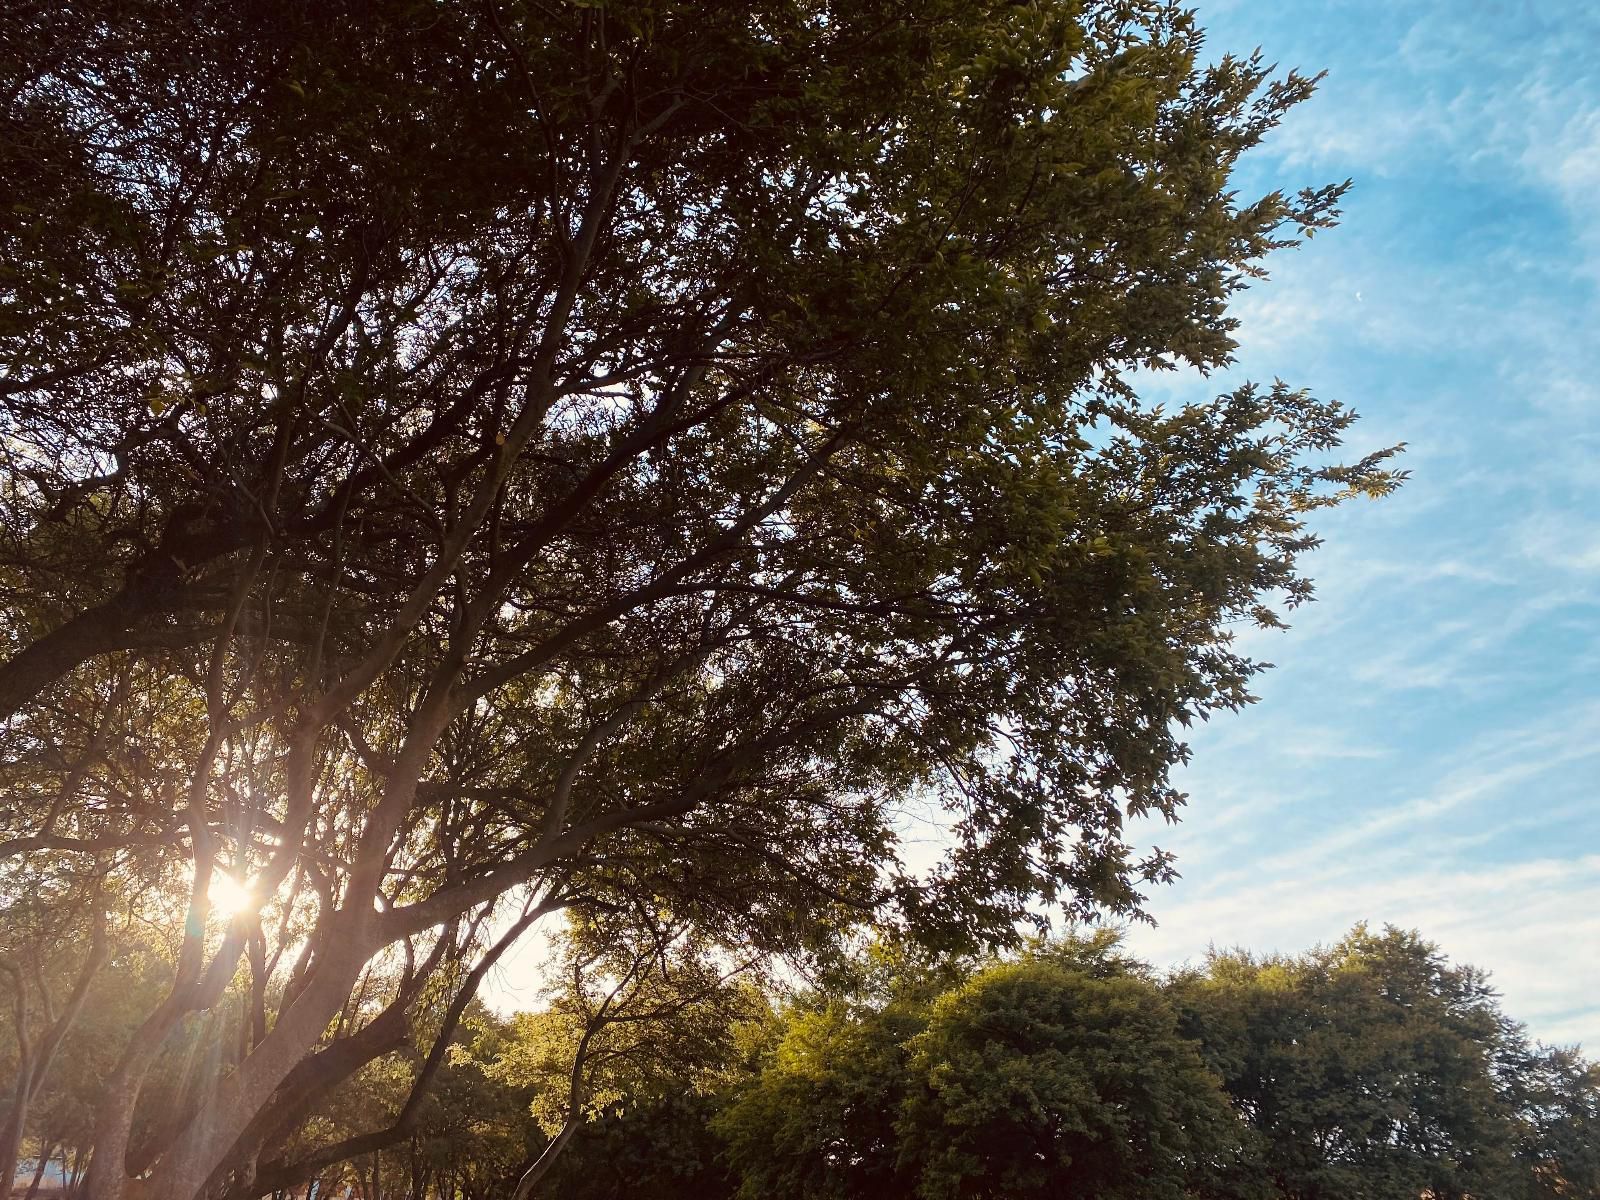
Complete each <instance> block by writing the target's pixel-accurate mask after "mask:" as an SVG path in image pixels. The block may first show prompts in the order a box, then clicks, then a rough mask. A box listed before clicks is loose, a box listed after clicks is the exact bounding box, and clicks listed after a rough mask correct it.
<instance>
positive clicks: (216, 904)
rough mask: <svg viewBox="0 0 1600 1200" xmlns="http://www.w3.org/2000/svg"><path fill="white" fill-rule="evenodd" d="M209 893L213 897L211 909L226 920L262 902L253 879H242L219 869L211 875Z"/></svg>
mask: <svg viewBox="0 0 1600 1200" xmlns="http://www.w3.org/2000/svg"><path fill="white" fill-rule="evenodd" d="M208 894H209V895H210V897H211V911H212V912H214V913H216V914H217V915H218V916H219V917H222V918H223V919H224V920H228V919H230V918H232V917H236V916H238V915H239V914H240V913H242V912H248V911H250V910H251V909H253V908H255V907H256V906H257V905H258V904H259V903H260V900H259V899H258V898H257V896H256V891H255V887H254V883H253V881H251V880H248V879H240V878H239V877H238V876H236V875H230V874H229V873H228V872H227V871H218V872H217V873H216V874H215V875H213V876H212V877H211V887H210V889H209V892H208Z"/></svg>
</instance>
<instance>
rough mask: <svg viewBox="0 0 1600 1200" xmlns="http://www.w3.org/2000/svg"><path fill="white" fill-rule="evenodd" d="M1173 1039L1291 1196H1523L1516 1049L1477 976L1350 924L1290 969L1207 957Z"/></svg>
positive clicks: (1238, 956)
mask: <svg viewBox="0 0 1600 1200" xmlns="http://www.w3.org/2000/svg"><path fill="white" fill-rule="evenodd" d="M1173 995H1174V998H1175V1001H1176V1002H1177V1003H1178V1005H1179V1006H1180V1008H1181V1009H1182V1010H1183V1012H1184V1017H1185V1020H1184V1028H1185V1030H1186V1031H1187V1032H1188V1033H1189V1034H1190V1036H1192V1037H1195V1038H1196V1039H1197V1040H1198V1041H1199V1043H1200V1045H1201V1046H1202V1047H1203V1049H1204V1052H1205V1056H1206V1060H1207V1062H1208V1063H1209V1064H1210V1066H1211V1067H1212V1069H1213V1070H1214V1071H1216V1073H1217V1074H1218V1076H1219V1077H1220V1078H1221V1080H1222V1083H1223V1086H1224V1088H1225V1089H1226V1090H1227V1092H1228V1094H1229V1096H1230V1097H1231V1098H1232V1099H1233V1102H1234V1104H1235V1106H1236V1108H1237V1109H1238V1111H1239V1112H1240V1114H1241V1115H1242V1116H1243V1117H1244V1119H1245V1121H1246V1122H1247V1123H1248V1124H1249V1125H1250V1127H1251V1128H1252V1130H1253V1131H1254V1133H1255V1135H1256V1139H1255V1144H1256V1147H1257V1150H1258V1154H1259V1158H1258V1170H1259V1172H1260V1173H1261V1175H1262V1177H1263V1179H1264V1181H1265V1182H1266V1183H1267V1184H1269V1185H1270V1187H1271V1188H1272V1189H1273V1193H1272V1194H1274V1195H1279V1196H1283V1197H1287V1198H1290V1200H1335V1198H1336V1197H1348V1196H1372V1197H1381V1198H1384V1200H1387V1198H1389V1197H1394V1198H1395V1200H1400V1198H1402V1197H1416V1196H1419V1195H1424V1194H1426V1195H1430V1196H1434V1197H1437V1198H1439V1200H1462V1198H1464V1197H1469V1196H1502V1195H1516V1194H1520V1193H1519V1192H1518V1190H1517V1189H1518V1188H1519V1187H1520V1186H1521V1182H1520V1180H1521V1179H1522V1178H1523V1177H1522V1176H1520V1175H1519V1173H1518V1171H1517V1170H1516V1166H1515V1159H1516V1139H1517V1123H1518V1117H1517V1107H1516V1103H1515V1101H1514V1099H1513V1098H1512V1097H1511V1096H1509V1095H1508V1094H1507V1092H1506V1090H1505V1089H1504V1088H1503V1087H1502V1086H1501V1083H1500V1080H1499V1075H1500V1070H1499V1068H1500V1064H1501V1063H1502V1062H1503V1061H1504V1058H1505V1055H1506V1052H1507V1049H1508V1047H1510V1046H1512V1045H1514V1044H1515V1037H1516V1033H1515V1029H1514V1027H1512V1026H1510V1025H1509V1023H1508V1022H1507V1021H1506V1020H1505V1019H1504V1017H1503V1016H1502V1015H1501V1013H1500V1011H1499V1008H1498V1006H1497V1004H1496V1003H1495V993H1494V992H1493V990H1492V989H1491V988H1490V987H1489V986H1488V983H1487V981H1486V978H1485V976H1484V975H1483V974H1482V973H1481V972H1479V971H1477V970H1475V969H1473V968H1471V967H1461V966H1452V965H1450V964H1449V963H1448V962H1447V961H1446V960H1445V958H1444V956H1443V955H1442V954H1441V953H1440V952H1439V950H1438V949H1437V947H1435V946H1433V945H1432V944H1431V943H1428V942H1426V941H1423V940H1422V939H1421V938H1419V937H1418V936H1417V935H1415V934H1413V933H1406V932H1403V931H1401V930H1398V929H1393V928H1389V929H1386V930H1385V931H1384V932H1383V933H1382V934H1373V933H1370V932H1368V931H1367V930H1366V928H1365V927H1358V928H1357V929H1356V930H1355V931H1354V932H1352V933H1351V934H1350V935H1349V936H1348V937H1346V938H1345V939H1344V940H1343V941H1341V942H1339V943H1338V944H1336V945H1334V946H1332V947H1328V948H1324V949H1320V950H1316V951H1312V952H1310V953H1308V954H1305V955H1302V956H1300V957H1298V958H1277V957H1274V958H1264V959H1257V958H1254V957H1252V956H1250V955H1248V954H1244V953H1238V952H1235V953H1227V954H1215V955H1213V956H1212V958H1211V959H1210V961H1209V962H1208V964H1207V966H1206V968H1205V969H1204V971H1202V972H1200V973H1197V974H1194V975H1191V976H1188V977H1186V978H1181V979H1179V980H1178V981H1176V982H1175V984H1174V986H1173Z"/></svg>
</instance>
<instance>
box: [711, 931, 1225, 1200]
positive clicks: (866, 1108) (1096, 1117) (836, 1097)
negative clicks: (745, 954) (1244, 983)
mask: <svg viewBox="0 0 1600 1200" xmlns="http://www.w3.org/2000/svg"><path fill="white" fill-rule="evenodd" d="M1112 949H1113V943H1112V942H1111V941H1109V940H1108V939H1106V938H1103V937H1102V938H1097V939H1094V940H1091V941H1089V942H1087V943H1082V942H1068V943H1064V944H1057V945H1046V946H1041V947H1039V948H1037V949H1035V950H1034V951H1033V952H1031V953H1029V954H1028V955H1026V956H1024V957H1023V958H1021V959H1020V960H1017V961H1014V962H1002V963H994V964H990V965H987V966H984V967H982V968H981V969H979V970H976V971H975V972H972V973H971V974H970V975H969V977H968V978H966V979H964V980H961V981H959V982H957V983H955V984H953V985H952V986H950V987H949V988H948V989H947V990H944V991H942V992H941V993H939V994H937V995H936V996H934V997H927V998H918V999H917V1000H908V999H907V998H905V997H904V996H902V997H900V998H897V999H894V1000H891V1001H890V1002H889V1003H887V1004H885V1005H884V1006H883V1007H881V1008H876V1009H871V1008H869V1009H866V1010H864V1011H863V1010H860V1009H852V1006H849V1005H847V1004H843V1003H835V1004H832V1005H829V1006H827V1007H824V1008H821V1009H817V1010H814V1011H810V1012H800V1013H797V1014H796V1015H795V1016H794V1017H792V1018H791V1020H790V1022H789V1025H788V1028H787V1030H786V1031H785V1034H784V1037H783V1040H782V1041H781V1043H779V1045H778V1046H777V1047H776V1050H775V1052H774V1053H773V1056H772V1058H771V1060H770V1061H769V1062H768V1063H767V1064H766V1066H765V1067H764V1069H763V1070H762V1073H761V1075H760V1077H759V1079H758V1080H757V1081H756V1082H754V1083H753V1084H752V1085H750V1086H749V1087H747V1088H745V1089H744V1090H742V1091H740V1092H739V1093H737V1095H736V1097H735V1099H734V1100H733V1102H732V1103H731V1105H730V1106H729V1108H728V1110H727V1111H726V1112H725V1113H724V1114H723V1115H722V1116H721V1117H720V1118H719V1127H720V1128H721V1129H722V1130H723V1132H724V1134H725V1136H726V1137H727V1138H728V1144H729V1156H730V1159H731V1161H732V1162H733V1163H734V1164H735V1165H736V1167H737V1168H738V1169H739V1170H740V1172H741V1175H742V1178H743V1181H744V1192H743V1194H745V1195H748V1196H785V1197H849V1196H868V1195H872V1196H908V1197H909V1196H917V1197H923V1198H925V1200H943V1198H945V1197H968V1196H970V1197H988V1196H994V1197H1000V1196H1005V1197H1027V1196H1053V1195H1060V1194H1063V1192H1066V1193H1068V1194H1072V1195H1093V1196H1103V1197H1106V1198H1107V1200H1115V1198H1116V1197H1161V1196H1172V1197H1183V1196H1186V1195H1190V1194H1193V1193H1194V1190H1195V1189H1197V1188H1200V1187H1202V1186H1204V1185H1205V1183H1206V1182H1207V1181H1208V1180H1209V1179H1210V1177H1211V1176H1212V1175H1213V1174H1216V1173H1217V1172H1220V1170H1221V1169H1222V1168H1223V1167H1224V1166H1225V1165H1226V1164H1228V1163H1230V1162H1231V1161H1232V1160H1233V1159H1234V1157H1235V1156H1236V1150H1237V1137H1236V1132H1235V1129H1234V1123H1233V1117H1232V1114H1231V1112H1230V1110H1229V1108H1228V1106H1227V1103H1226V1101H1225V1100H1224V1098H1223V1096H1222V1093H1221V1091H1220V1089H1219V1087H1218V1085H1217V1083H1216V1081H1215V1079H1214V1078H1213V1077H1212V1076H1211V1075H1210V1074H1209V1072H1208V1071H1207V1070H1206V1068H1205V1066H1204V1064H1203V1063H1202V1061H1201V1059H1200V1057H1199V1055H1198V1053H1197V1052H1196V1050H1195V1048H1194V1046H1193V1045H1192V1044H1191V1043H1189V1042H1188V1041H1187V1040H1185V1039H1184V1038H1183V1037H1181V1036H1180V1035H1179V1033H1178V1030H1177V1018H1176V1015H1175V1013H1174V1012H1173V1010H1172V1009H1171V1007H1170V1006H1169V1005H1168V1003H1167V1001H1166V1000H1165V998H1164V997H1163V995H1162V993H1161V990H1160V988H1159V987H1158V986H1157V984H1156V982H1155V981H1154V980H1153V979H1151V978H1149V977H1147V976H1146V975H1144V974H1142V973H1140V972H1136V971H1134V970H1130V969H1128V968H1129V967H1130V966H1131V965H1132V964H1130V963H1128V962H1127V960H1126V959H1124V958H1121V957H1120V956H1116V955H1114V954H1112V953H1111V951H1112ZM914 994H915V993H914V992H913V995H914ZM919 1001H920V1002H919Z"/></svg>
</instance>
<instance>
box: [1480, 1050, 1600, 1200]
mask: <svg viewBox="0 0 1600 1200" xmlns="http://www.w3.org/2000/svg"><path fill="white" fill-rule="evenodd" d="M1502 1070H1503V1073H1504V1077H1505V1080H1506V1086H1507V1088H1508V1090H1509V1092H1510V1094H1511V1097H1512V1101H1513V1104H1514V1105H1515V1107H1516V1111H1517V1114H1518V1116H1519V1118H1520V1120H1521V1127H1520V1130H1519V1138H1518V1145H1517V1157H1518V1160H1519V1162H1520V1163H1521V1165H1522V1167H1523V1169H1524V1170H1525V1171H1526V1172H1527V1178H1528V1181H1529V1182H1528V1191H1527V1193H1526V1194H1527V1195H1529V1196H1530V1197H1533V1198H1534V1200H1570V1198H1574V1197H1580V1196H1600V1063H1593V1062H1588V1061H1586V1060H1585V1059H1584V1058H1583V1056H1582V1055H1580V1054H1579V1053H1578V1052H1577V1050H1575V1049H1571V1048H1565V1047H1550V1046H1531V1047H1524V1046H1518V1045H1513V1047H1512V1053H1511V1054H1509V1055H1508V1056H1507V1057H1506V1060H1505V1061H1504V1062H1503V1064H1502Z"/></svg>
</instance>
